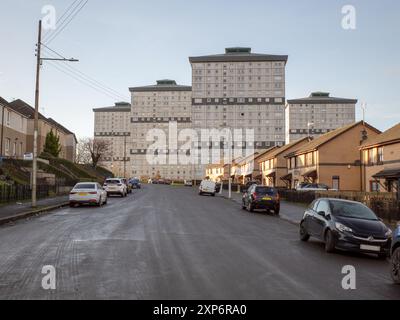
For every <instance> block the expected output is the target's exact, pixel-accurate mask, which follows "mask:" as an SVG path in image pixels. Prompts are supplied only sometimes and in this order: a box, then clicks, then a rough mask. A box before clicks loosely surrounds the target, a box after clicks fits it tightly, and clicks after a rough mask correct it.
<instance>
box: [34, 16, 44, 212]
mask: <svg viewBox="0 0 400 320" xmlns="http://www.w3.org/2000/svg"><path fill="white" fill-rule="evenodd" d="M36 46H37V49H36V90H35V120H34V127H33V162H32V207H36V205H37V199H36V181H37V157H38V131H39V84H40V64H41V62H42V61H41V56H40V55H41V46H42V20H40V21H39V32H38V42H37V45H36Z"/></svg>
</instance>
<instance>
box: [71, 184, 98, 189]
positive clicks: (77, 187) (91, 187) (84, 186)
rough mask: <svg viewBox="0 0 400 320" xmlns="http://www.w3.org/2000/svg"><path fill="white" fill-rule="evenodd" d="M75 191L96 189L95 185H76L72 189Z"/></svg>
mask: <svg viewBox="0 0 400 320" xmlns="http://www.w3.org/2000/svg"><path fill="white" fill-rule="evenodd" d="M74 189H75V190H81V189H89V190H94V189H96V185H95V184H92V183H88V184H78V185H76V186H75V188H74Z"/></svg>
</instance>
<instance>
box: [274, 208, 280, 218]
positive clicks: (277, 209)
mask: <svg viewBox="0 0 400 320" xmlns="http://www.w3.org/2000/svg"><path fill="white" fill-rule="evenodd" d="M279 212H281V206H275V208H274V213H275V215H277V216H279Z"/></svg>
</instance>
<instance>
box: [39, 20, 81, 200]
mask: <svg viewBox="0 0 400 320" xmlns="http://www.w3.org/2000/svg"><path fill="white" fill-rule="evenodd" d="M42 45H44V44H42V20H39V32H38V42H37V45H36V46H37V49H36V90H35V120H34V127H33V161H32V175H31V184H32V207H36V206H37V198H36V189H37V160H38V136H39V85H40V67H41V64H42V61H69V62H78V61H79V60H77V59H74V58H71V59H66V58H64V57H62V58H61V59H60V58H42V56H41V52H42V50H41V49H42ZM44 46H45V47H47V46H46V45H44ZM47 48H48V47H47ZM48 49H49V48H48ZM52 51H53V50H52Z"/></svg>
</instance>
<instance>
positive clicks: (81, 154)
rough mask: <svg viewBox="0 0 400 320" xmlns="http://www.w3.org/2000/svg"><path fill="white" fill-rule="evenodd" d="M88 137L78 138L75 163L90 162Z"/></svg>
mask: <svg viewBox="0 0 400 320" xmlns="http://www.w3.org/2000/svg"><path fill="white" fill-rule="evenodd" d="M89 139H90V138H83V139H79V141H78V144H77V146H76V160H75V161H76V163H79V164H92V156H91V154H90V151H89V148H88V145H89V141H88V140H89Z"/></svg>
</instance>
